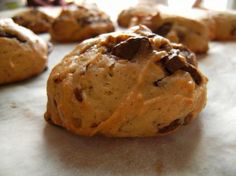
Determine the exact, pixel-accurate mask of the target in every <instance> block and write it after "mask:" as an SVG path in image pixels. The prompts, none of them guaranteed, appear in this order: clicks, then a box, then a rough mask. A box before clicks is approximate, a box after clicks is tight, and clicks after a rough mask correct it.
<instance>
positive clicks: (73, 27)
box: [50, 5, 114, 42]
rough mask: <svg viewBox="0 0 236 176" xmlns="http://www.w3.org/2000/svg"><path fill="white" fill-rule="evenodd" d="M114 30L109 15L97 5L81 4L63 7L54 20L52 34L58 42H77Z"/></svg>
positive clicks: (52, 37) (53, 38)
mask: <svg viewBox="0 0 236 176" xmlns="http://www.w3.org/2000/svg"><path fill="white" fill-rule="evenodd" d="M112 31H114V26H113V24H112V22H111V20H110V18H109V17H108V15H106V14H105V13H104V12H102V11H101V10H99V9H98V8H97V7H96V6H91V5H83V6H82V5H80V6H72V7H68V8H67V9H63V10H62V12H61V14H60V15H59V16H58V17H57V18H56V19H55V20H54V21H53V23H52V26H51V29H50V35H51V39H52V40H53V41H56V42H76V41H81V40H84V39H87V38H91V37H94V36H97V35H99V34H102V33H107V32H112Z"/></svg>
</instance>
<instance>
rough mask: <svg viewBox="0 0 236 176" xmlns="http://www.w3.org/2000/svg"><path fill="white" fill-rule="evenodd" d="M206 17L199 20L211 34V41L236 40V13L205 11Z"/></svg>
mask: <svg viewBox="0 0 236 176" xmlns="http://www.w3.org/2000/svg"><path fill="white" fill-rule="evenodd" d="M205 12H206V15H205V16H204V17H202V18H199V20H200V21H202V22H204V23H205V24H206V25H207V26H208V29H209V33H210V34H211V37H210V38H211V40H219V41H224V40H236V11H213V10H205Z"/></svg>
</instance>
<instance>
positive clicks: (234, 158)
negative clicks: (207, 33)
mask: <svg viewBox="0 0 236 176" xmlns="http://www.w3.org/2000/svg"><path fill="white" fill-rule="evenodd" d="M41 37H43V38H44V39H45V40H48V39H49V36H48V35H47V34H44V35H41ZM74 46H75V44H66V45H62V44H56V45H55V46H54V50H53V52H52V53H51V55H50V57H49V69H48V70H47V71H45V72H43V73H42V74H41V75H39V76H37V77H35V78H32V79H30V80H27V81H23V82H20V83H16V84H11V85H7V86H0V176H15V175H20V176H21V175H25V176H28V175H34V176H46V175H50V176H54V175H55V176H70V175H79V176H80V175H81V176H87V175H89V176H90V175H91V176H94V175H103V176H106V175H112V176H118V175H122V176H126V175H127V176H132V175H135V176H138V175H149V176H152V175H153V176H156V175H161V176H169V175H171V176H192V175H193V176H195V175H198V176H199V175H202V176H205V175H210V176H211V175H214V176H222V175H224V176H235V175H236V167H235V164H236V93H235V90H236V42H235V43H234V42H223V43H218V42H211V43H210V51H209V53H208V54H207V55H203V56H200V57H199V65H200V68H201V70H202V71H203V72H204V73H205V74H206V75H207V76H208V78H209V83H208V103H207V106H206V108H205V109H204V110H203V112H202V113H201V114H200V115H199V117H198V118H197V119H196V120H195V121H194V122H192V123H191V124H190V125H188V126H185V127H183V128H181V129H180V130H178V131H177V132H176V133H174V134H171V135H169V136H165V137H153V138H125V139H119V138H105V137H92V138H86V137H81V136H76V135H73V134H71V133H69V132H67V131H66V130H64V129H62V128H59V127H55V126H52V125H48V124H47V123H46V122H45V121H44V119H43V114H44V112H45V107H46V80H47V78H48V75H49V73H50V70H51V69H52V68H53V66H54V65H55V64H56V63H58V62H59V61H60V60H61V59H62V58H63V56H64V55H65V54H67V53H68V52H69V51H71V50H72V49H73V48H74Z"/></svg>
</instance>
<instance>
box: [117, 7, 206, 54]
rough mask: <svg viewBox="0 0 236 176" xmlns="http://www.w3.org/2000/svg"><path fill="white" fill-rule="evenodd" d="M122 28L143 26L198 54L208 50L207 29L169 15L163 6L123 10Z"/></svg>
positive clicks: (119, 18)
mask: <svg viewBox="0 0 236 176" xmlns="http://www.w3.org/2000/svg"><path fill="white" fill-rule="evenodd" d="M118 24H119V25H120V26H122V27H128V26H134V25H137V24H143V25H146V26H147V27H149V28H150V29H151V30H152V31H153V32H154V33H156V34H158V35H161V36H163V37H166V38H168V39H169V40H170V41H171V42H175V43H182V44H184V45H185V46H187V47H188V48H189V49H191V50H192V51H194V52H196V53H205V52H207V50H208V33H207V32H208V30H207V27H206V26H205V25H204V24H203V23H201V22H199V21H197V20H194V19H191V18H187V17H183V16H180V15H177V14H174V13H169V11H168V10H166V8H161V6H152V7H150V6H146V7H145V6H141V7H140V6H136V7H131V8H129V9H127V10H123V11H122V12H121V13H120V15H119V17H118Z"/></svg>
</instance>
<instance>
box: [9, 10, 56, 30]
mask: <svg viewBox="0 0 236 176" xmlns="http://www.w3.org/2000/svg"><path fill="white" fill-rule="evenodd" d="M12 19H13V20H14V22H15V23H17V24H19V25H21V26H24V27H26V28H28V29H31V30H32V31H33V32H34V33H36V34H40V33H44V32H48V31H49V28H50V26H51V23H52V21H53V17H51V16H49V15H47V14H46V13H44V12H42V11H40V10H38V9H37V8H31V9H28V10H26V11H23V12H21V13H18V14H16V15H15V16H13V17H12Z"/></svg>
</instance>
